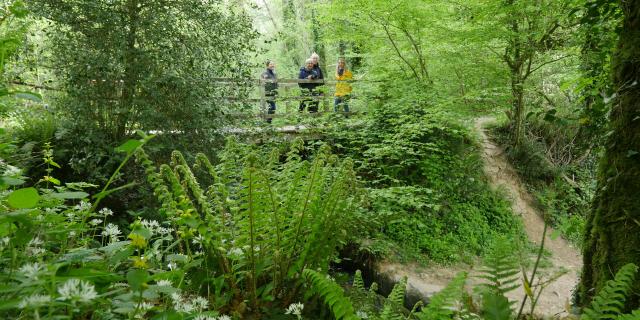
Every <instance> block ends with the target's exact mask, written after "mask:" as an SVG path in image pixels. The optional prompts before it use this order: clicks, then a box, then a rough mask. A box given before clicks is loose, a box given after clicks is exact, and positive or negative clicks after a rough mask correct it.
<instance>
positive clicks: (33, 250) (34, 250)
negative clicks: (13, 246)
mask: <svg viewBox="0 0 640 320" xmlns="http://www.w3.org/2000/svg"><path fill="white" fill-rule="evenodd" d="M42 244H43V242H42V240H40V238H38V237H35V238H33V239H31V240H30V241H29V243H27V247H26V248H25V253H26V255H27V256H29V257H38V256H41V255H43V254H44V253H45V252H47V251H46V250H45V249H43V248H40V246H41V245H42Z"/></svg>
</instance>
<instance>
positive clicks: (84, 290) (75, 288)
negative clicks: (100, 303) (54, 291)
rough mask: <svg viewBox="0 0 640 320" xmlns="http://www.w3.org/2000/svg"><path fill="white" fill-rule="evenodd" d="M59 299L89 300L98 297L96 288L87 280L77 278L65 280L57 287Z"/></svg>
mask: <svg viewBox="0 0 640 320" xmlns="http://www.w3.org/2000/svg"><path fill="white" fill-rule="evenodd" d="M58 293H59V294H60V298H58V299H60V300H63V301H65V300H70V301H80V302H90V301H91V300H93V299H95V298H96V297H98V293H97V292H96V288H95V287H94V286H93V285H92V284H91V283H89V282H87V281H82V280H78V279H70V280H67V282H65V283H64V284H63V285H62V286H60V287H58Z"/></svg>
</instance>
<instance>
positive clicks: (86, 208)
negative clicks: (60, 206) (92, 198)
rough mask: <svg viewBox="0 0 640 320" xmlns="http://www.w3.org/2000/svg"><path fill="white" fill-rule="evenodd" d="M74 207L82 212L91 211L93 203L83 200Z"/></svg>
mask: <svg viewBox="0 0 640 320" xmlns="http://www.w3.org/2000/svg"><path fill="white" fill-rule="evenodd" d="M73 209H75V210H77V211H81V212H85V211H89V209H91V203H89V202H87V201H84V200H82V201H80V203H79V204H77V205H76V206H75V207H73Z"/></svg>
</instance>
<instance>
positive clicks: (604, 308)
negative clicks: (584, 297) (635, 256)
mask: <svg viewBox="0 0 640 320" xmlns="http://www.w3.org/2000/svg"><path fill="white" fill-rule="evenodd" d="M637 271H638V266H636V265H635V264H633V263H629V264H626V265H624V266H623V267H622V268H620V270H618V272H617V273H616V276H615V278H614V279H613V280H609V281H607V283H606V284H605V285H604V287H603V288H602V289H601V290H600V291H599V292H598V294H597V295H596V296H595V297H594V298H593V301H592V302H591V306H590V307H589V308H586V309H584V313H583V315H582V318H581V319H585V320H596V319H616V315H618V314H620V312H622V310H623V309H624V302H625V300H626V298H627V294H628V293H629V290H630V289H631V286H632V285H633V280H634V278H635V275H636V272H637ZM637 314H638V313H637V312H636V315H637ZM628 316H630V317H631V318H628V319H637V318H634V317H633V314H631V315H628ZM618 318H620V317H618Z"/></svg>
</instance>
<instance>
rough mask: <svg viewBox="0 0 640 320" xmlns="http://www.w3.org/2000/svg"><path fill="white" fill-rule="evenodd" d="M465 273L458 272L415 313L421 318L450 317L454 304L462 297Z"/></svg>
mask: <svg viewBox="0 0 640 320" xmlns="http://www.w3.org/2000/svg"><path fill="white" fill-rule="evenodd" d="M466 280H467V273H466V272H460V273H458V274H457V275H456V276H455V278H453V280H451V282H449V284H447V286H446V287H445V288H444V289H442V291H440V292H438V293H437V294H435V295H434V296H433V297H431V299H430V301H429V304H428V305H427V307H426V308H423V309H422V311H420V312H419V313H417V314H416V316H417V317H418V318H419V319H421V320H441V319H450V318H451V316H453V314H454V311H455V305H456V303H457V302H458V301H460V300H461V299H462V294H463V291H464V283H465V281H466Z"/></svg>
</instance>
